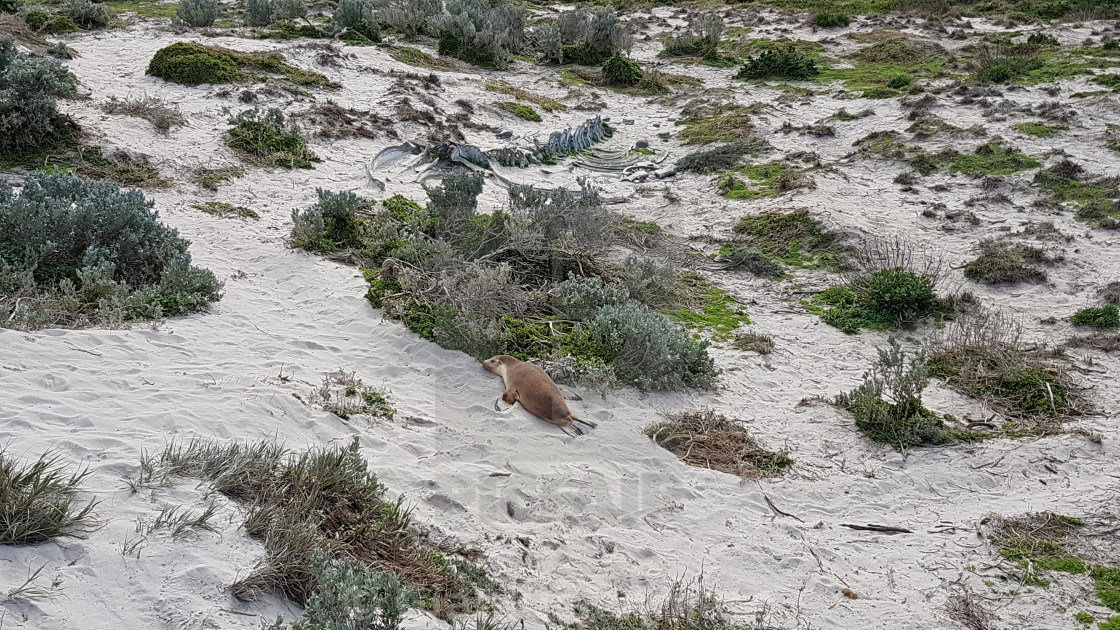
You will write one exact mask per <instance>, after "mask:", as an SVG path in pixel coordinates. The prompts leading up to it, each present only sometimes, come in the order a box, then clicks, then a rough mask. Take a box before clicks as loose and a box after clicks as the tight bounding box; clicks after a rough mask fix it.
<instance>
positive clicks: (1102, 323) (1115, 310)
mask: <svg viewBox="0 0 1120 630" xmlns="http://www.w3.org/2000/svg"><path fill="white" fill-rule="evenodd" d="M1070 321H1071V322H1073V325H1074V326H1089V327H1091V328H1120V307H1118V306H1116V305H1115V304H1107V305H1105V306H1100V307H1090V308H1083V309H1081V310H1079V311H1077V312H1076V313H1074V315H1073V317H1072V318H1070Z"/></svg>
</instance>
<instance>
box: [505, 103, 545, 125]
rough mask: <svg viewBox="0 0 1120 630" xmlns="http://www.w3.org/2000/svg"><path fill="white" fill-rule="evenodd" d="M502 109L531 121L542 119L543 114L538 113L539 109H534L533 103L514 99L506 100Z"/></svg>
mask: <svg viewBox="0 0 1120 630" xmlns="http://www.w3.org/2000/svg"><path fill="white" fill-rule="evenodd" d="M502 109H504V110H506V111H507V112H509V113H511V114H513V115H514V116H517V117H518V118H521V119H523V120H528V121H529V122H540V121H541V115H540V114H538V113H537V110H535V109H533V107H532V106H531V105H525V104H523V103H515V102H513V101H506V102H504V103H502Z"/></svg>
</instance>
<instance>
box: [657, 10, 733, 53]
mask: <svg viewBox="0 0 1120 630" xmlns="http://www.w3.org/2000/svg"><path fill="white" fill-rule="evenodd" d="M722 36H723V18H722V17H720V16H718V15H715V14H709V15H705V16H704V17H702V18H700V19H698V20H696V21H695V22H693V23H692V24H690V25H689V28H688V30H686V31H685V32H683V33H680V34H678V35H673V36H672V37H671V38H670V39H669V41H668V42H666V43H665V48H664V49H663V50H662V51H661V52H660V53H659V54H660V55H661V56H663V57H703V58H704V59H707V60H715V59H717V58H718V57H719V40H720V38H721V37H722Z"/></svg>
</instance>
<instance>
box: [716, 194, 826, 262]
mask: <svg viewBox="0 0 1120 630" xmlns="http://www.w3.org/2000/svg"><path fill="white" fill-rule="evenodd" d="M732 232H733V233H734V234H735V237H736V240H735V243H736V244H738V245H741V246H743V247H746V248H748V249H749V250H752V251H756V252H758V253H759V254H761V255H763V256H765V257H767V258H770V259H773V260H777V261H781V262H783V263H785V264H787V265H791V266H794V267H803V268H810V269H811V268H816V267H821V266H824V267H829V268H835V266H836V264H837V254H838V251H839V250H838V248H837V247H836V241H837V238H836V235H835V234H833V233H831V232H828V231H826V230H825V229H824V226H823V225H822V224H821V222H820V221H818V220H817V219H815V218H814V217H813V216H812V215H811V214H810V213H809V211H808V210H807V209H800V210H794V211H793V212H788V213H781V212H769V213H766V214H761V215H755V216H749V217H744V218H743V219H742V220H740V221H739V223H737V224H736V225H735V227H734V228H732Z"/></svg>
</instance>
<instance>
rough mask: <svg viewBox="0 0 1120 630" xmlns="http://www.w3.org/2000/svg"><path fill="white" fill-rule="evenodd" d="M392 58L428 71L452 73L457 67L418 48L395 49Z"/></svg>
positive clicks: (403, 47)
mask: <svg viewBox="0 0 1120 630" xmlns="http://www.w3.org/2000/svg"><path fill="white" fill-rule="evenodd" d="M390 56H391V57H392V58H393V59H396V60H397V61H399V62H401V63H407V64H408V65H410V66H416V67H417V68H424V69H426V70H438V71H440V72H450V71H452V70H454V69H455V65H454V64H453V63H451V62H450V61H447V60H446V59H440V58H439V57H433V56H431V55H429V54H428V53H426V52H424V51H422V50H420V49H418V48H412V47H409V46H401V47H399V48H394V49H393V50H392V52H391V53H390Z"/></svg>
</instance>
